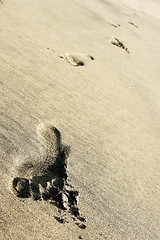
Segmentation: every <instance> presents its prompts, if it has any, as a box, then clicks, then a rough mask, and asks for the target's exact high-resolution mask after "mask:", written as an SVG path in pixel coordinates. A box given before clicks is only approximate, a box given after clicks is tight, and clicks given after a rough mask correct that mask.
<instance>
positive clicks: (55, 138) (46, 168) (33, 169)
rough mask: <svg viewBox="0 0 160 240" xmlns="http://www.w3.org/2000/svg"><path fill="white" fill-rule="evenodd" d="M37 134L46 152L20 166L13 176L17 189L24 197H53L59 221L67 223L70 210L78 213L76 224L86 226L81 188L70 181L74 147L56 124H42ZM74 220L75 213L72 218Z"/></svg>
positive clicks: (16, 193) (75, 217) (51, 198)
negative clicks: (64, 140) (67, 143)
mask: <svg viewBox="0 0 160 240" xmlns="http://www.w3.org/2000/svg"><path fill="white" fill-rule="evenodd" d="M37 134H38V135H39V137H40V140H41V142H42V143H43V145H44V146H45V147H44V152H43V154H42V156H41V157H40V158H39V159H38V160H37V161H34V160H32V159H30V160H29V161H25V162H24V163H22V164H21V165H20V166H19V167H18V169H17V171H16V172H17V176H16V177H15V178H14V179H13V182H12V187H13V192H14V194H15V195H16V196H17V197H20V198H33V199H34V200H44V201H49V202H50V204H52V205H56V206H57V207H58V208H59V210H60V216H55V219H56V220H57V221H58V222H59V223H65V222H68V221H66V219H65V218H66V214H67V213H70V214H71V215H72V216H74V220H75V224H76V225H77V226H78V227H79V228H81V229H85V228H86V225H85V224H84V223H83V224H82V222H85V218H83V217H82V216H81V214H80V212H79V208H78V197H79V192H78V191H77V190H75V189H74V187H73V186H72V185H71V184H69V183H68V173H67V159H68V157H69V153H70V147H69V146H65V145H64V144H62V140H61V133H60V132H59V130H58V129H57V128H55V127H54V126H52V125H45V124H40V125H39V126H38V128H37ZM71 219H72V220H73V217H72V218H71Z"/></svg>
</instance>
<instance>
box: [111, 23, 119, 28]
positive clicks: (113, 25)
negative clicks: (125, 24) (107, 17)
mask: <svg viewBox="0 0 160 240" xmlns="http://www.w3.org/2000/svg"><path fill="white" fill-rule="evenodd" d="M108 24H110V25H111V26H112V27H115V28H117V27H120V26H121V25H120V24H114V23H111V22H108Z"/></svg>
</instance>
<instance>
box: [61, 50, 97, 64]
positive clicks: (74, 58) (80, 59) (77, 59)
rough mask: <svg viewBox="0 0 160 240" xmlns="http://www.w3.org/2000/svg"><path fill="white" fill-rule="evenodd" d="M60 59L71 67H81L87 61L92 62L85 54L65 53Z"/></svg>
mask: <svg viewBox="0 0 160 240" xmlns="http://www.w3.org/2000/svg"><path fill="white" fill-rule="evenodd" d="M61 57H62V56H61ZM62 58H64V59H65V60H67V61H68V62H69V63H70V64H71V65H73V66H83V65H85V63H86V61H87V60H94V58H93V57H92V56H91V55H87V54H70V53H66V54H65V55H64V57H62Z"/></svg>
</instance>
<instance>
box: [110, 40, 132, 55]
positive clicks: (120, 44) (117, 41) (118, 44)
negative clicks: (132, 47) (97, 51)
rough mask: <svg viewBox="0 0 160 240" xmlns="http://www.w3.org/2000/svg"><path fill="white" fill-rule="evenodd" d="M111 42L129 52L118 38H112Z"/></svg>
mask: <svg viewBox="0 0 160 240" xmlns="http://www.w3.org/2000/svg"><path fill="white" fill-rule="evenodd" d="M111 43H112V44H113V45H115V46H117V47H119V48H122V49H124V50H125V51H126V52H127V53H129V50H128V48H127V47H125V46H124V44H123V42H121V41H119V40H118V38H114V40H112V41H111Z"/></svg>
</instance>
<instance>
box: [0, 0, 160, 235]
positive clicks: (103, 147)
mask: <svg viewBox="0 0 160 240" xmlns="http://www.w3.org/2000/svg"><path fill="white" fill-rule="evenodd" d="M2 2H3V1H2ZM159 12H160V1H159V0H146V1H145V0H139V1H138V0H137V1H132V0H123V1H120V0H87V1H85V0H81V1H78V0H61V1H58V0H23V1H22V0H21V1H20V0H12V1H9V0H5V1H4V2H3V4H0V100H1V102H0V111H1V114H0V158H1V161H0V177H1V179H0V185H1V189H0V191H1V197H0V203H1V216H0V234H1V237H0V239H2V240H9V239H14V240H17V239H19V240H24V239H26V240H46V239H55V240H56V239H57V240H58V239H62V240H65V239H66V240H75V239H85V240H87V239H89V240H101V239H108V240H111V239H113V240H121V239H122V240H132V239H137V240H159V239H160V204H159V202H160V184H159V183H160V162H159V158H160V45H159V39H160V21H159V20H160V15H159ZM112 43H114V44H112ZM126 49H128V50H127V51H126ZM68 56H69V57H68ZM90 56H91V57H92V58H94V59H91V58H90ZM79 63H80V64H79ZM41 123H51V124H53V125H54V126H56V127H57V128H58V129H59V130H60V132H61V134H62V139H63V142H64V143H65V144H67V145H70V147H71V154H70V157H69V160H68V176H69V179H70V182H71V184H72V185H73V186H74V187H75V189H76V190H78V191H79V192H80V198H79V209H80V212H81V214H82V215H83V216H85V218H86V219H87V222H86V226H87V227H86V229H81V228H79V227H78V226H77V225H76V224H75V222H74V220H73V219H72V216H71V215H70V214H68V215H67V217H68V219H69V220H68V223H64V224H61V223H59V222H58V221H56V219H55V218H54V216H57V215H58V211H59V209H58V208H57V207H56V206H54V205H53V204H50V203H49V202H48V201H34V200H33V199H32V198H28V199H26V198H24V199H21V198H17V197H16V196H15V195H14V193H13V191H12V180H13V178H14V177H16V166H17V164H21V162H23V161H25V159H26V158H29V159H31V160H33V159H35V158H37V157H41V148H42V144H41V142H40V140H39V138H38V135H37V131H36V129H37V126H38V125H39V124H41Z"/></svg>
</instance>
